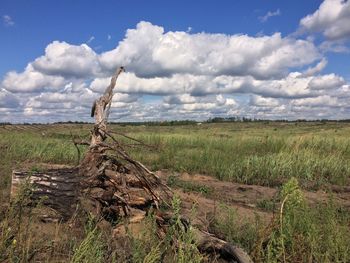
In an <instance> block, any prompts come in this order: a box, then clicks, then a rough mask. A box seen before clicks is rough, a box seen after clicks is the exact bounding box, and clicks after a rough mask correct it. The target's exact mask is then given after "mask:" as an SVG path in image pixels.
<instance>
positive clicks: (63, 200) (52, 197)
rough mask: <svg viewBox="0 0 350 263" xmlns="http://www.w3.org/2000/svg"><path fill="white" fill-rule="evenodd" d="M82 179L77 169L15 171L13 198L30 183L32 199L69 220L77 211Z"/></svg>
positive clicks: (12, 186) (13, 176)
mask: <svg viewBox="0 0 350 263" xmlns="http://www.w3.org/2000/svg"><path fill="white" fill-rule="evenodd" d="M81 179H82V178H81V177H80V176H79V174H78V169H77V168H61V169H49V170H47V171H45V172H28V171H13V172H12V184H11V197H12V198H13V197H14V196H16V194H17V193H18V191H19V189H20V187H21V185H22V184H24V183H29V184H30V188H31V192H32V194H31V199H32V201H33V202H37V201H40V202H42V204H43V205H45V206H48V207H50V208H52V209H54V210H55V211H57V212H58V214H59V215H61V217H62V219H68V218H69V217H71V216H72V214H73V213H74V211H75V209H76V204H77V201H78V194H79V189H80V187H79V185H80V181H81Z"/></svg>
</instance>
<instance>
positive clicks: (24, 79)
mask: <svg viewBox="0 0 350 263" xmlns="http://www.w3.org/2000/svg"><path fill="white" fill-rule="evenodd" d="M65 83H66V80H65V79H64V78H63V77H61V76H48V75H44V74H42V73H41V72H38V71H36V70H35V69H34V67H33V65H32V64H28V66H27V67H26V69H25V71H24V72H22V73H17V72H15V71H10V72H8V73H7V74H6V75H5V78H4V80H3V81H2V86H3V88H5V89H6V90H7V91H10V92H14V93H16V92H40V91H45V90H51V89H58V88H60V87H62V86H63V85H64V84H65Z"/></svg>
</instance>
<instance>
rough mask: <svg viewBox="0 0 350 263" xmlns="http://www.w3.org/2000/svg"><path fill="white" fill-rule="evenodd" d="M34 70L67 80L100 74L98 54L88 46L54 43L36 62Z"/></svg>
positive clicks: (33, 64)
mask: <svg viewBox="0 0 350 263" xmlns="http://www.w3.org/2000/svg"><path fill="white" fill-rule="evenodd" d="M32 67H33V68H34V70H36V71H38V72H40V73H42V74H46V75H56V76H62V77H65V78H69V77H75V78H84V77H93V76H96V75H98V74H99V71H100V67H99V62H98V56H97V54H96V53H95V52H94V51H93V50H92V49H91V48H90V47H89V46H88V45H86V44H82V45H80V46H76V45H70V44H68V43H66V42H59V41H54V42H52V43H51V44H49V45H48V46H47V47H46V49H45V55H44V56H41V57H39V58H37V59H35V60H34V62H33V63H32Z"/></svg>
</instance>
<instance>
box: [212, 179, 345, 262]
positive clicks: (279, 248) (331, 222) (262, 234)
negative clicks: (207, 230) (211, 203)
mask: <svg viewBox="0 0 350 263" xmlns="http://www.w3.org/2000/svg"><path fill="white" fill-rule="evenodd" d="M280 201H281V205H280V208H279V212H278V213H277V214H276V215H275V217H274V218H273V219H272V221H271V223H270V224H268V225H267V226H265V227H264V226H263V223H262V222H261V221H260V220H259V218H256V221H255V224H253V223H251V222H247V221H246V222H245V223H242V221H243V222H244V221H245V220H244V219H242V218H240V217H239V215H238V214H237V213H236V211H235V210H232V209H227V208H225V207H223V208H222V209H221V210H220V212H219V213H218V215H217V216H216V220H215V221H214V223H213V228H214V230H215V231H217V232H219V234H220V233H221V234H222V235H223V236H224V237H225V238H226V239H227V240H229V241H231V242H234V243H238V244H240V245H241V246H242V247H244V248H245V249H246V250H247V251H249V252H250V254H251V256H252V258H253V260H254V262H257V263H259V262H268V263H274V262H276V263H277V262H290V263H293V262H325V263H331V262H339V263H340V262H343V263H346V262H349V261H350V245H349V244H350V229H349V225H348V224H349V222H350V216H349V214H348V211H345V210H343V209H342V208H341V207H339V206H338V205H337V204H336V203H334V201H333V200H332V198H331V199H330V200H329V201H328V202H326V203H323V204H321V203H320V204H318V205H317V206H316V207H310V206H309V205H307V203H306V202H305V200H304V197H303V194H302V192H301V190H300V188H299V185H298V182H297V180H296V179H295V178H291V179H290V180H289V181H288V182H287V183H285V184H284V185H283V187H282V189H281V194H280Z"/></svg>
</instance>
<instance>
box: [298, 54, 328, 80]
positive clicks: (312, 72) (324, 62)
mask: <svg viewBox="0 0 350 263" xmlns="http://www.w3.org/2000/svg"><path fill="white" fill-rule="evenodd" d="M327 63H328V61H327V59H326V58H322V59H321V61H320V62H318V63H317V64H316V65H315V66H314V67H308V68H307V70H305V71H304V74H303V75H304V76H307V77H308V76H313V75H315V74H317V73H320V72H321V71H322V70H323V69H324V68H325V67H326V66H327Z"/></svg>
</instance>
